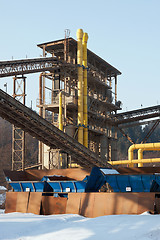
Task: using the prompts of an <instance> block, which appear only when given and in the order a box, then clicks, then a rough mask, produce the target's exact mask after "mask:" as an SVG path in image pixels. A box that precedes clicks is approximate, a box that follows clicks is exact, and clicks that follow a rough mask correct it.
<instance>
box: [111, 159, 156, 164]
mask: <svg viewBox="0 0 160 240" xmlns="http://www.w3.org/2000/svg"><path fill="white" fill-rule="evenodd" d="M140 162H141V163H155V162H160V158H148V159H141V160H139V159H132V160H119V161H108V163H109V164H111V165H120V164H130V163H132V164H136V163H140Z"/></svg>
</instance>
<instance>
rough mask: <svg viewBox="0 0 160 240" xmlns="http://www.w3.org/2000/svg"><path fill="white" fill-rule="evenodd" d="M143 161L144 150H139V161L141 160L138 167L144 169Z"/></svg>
mask: <svg viewBox="0 0 160 240" xmlns="http://www.w3.org/2000/svg"><path fill="white" fill-rule="evenodd" d="M142 159H143V150H142V149H139V150H138V160H140V161H139V163H138V167H143V163H142Z"/></svg>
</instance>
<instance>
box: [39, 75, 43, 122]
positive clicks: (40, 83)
mask: <svg viewBox="0 0 160 240" xmlns="http://www.w3.org/2000/svg"><path fill="white" fill-rule="evenodd" d="M42 76H43V73H41V74H40V75H39V105H40V108H39V115H40V116H41V117H42Z"/></svg>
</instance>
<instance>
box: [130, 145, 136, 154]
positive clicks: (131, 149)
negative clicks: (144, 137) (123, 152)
mask: <svg viewBox="0 0 160 240" xmlns="http://www.w3.org/2000/svg"><path fill="white" fill-rule="evenodd" d="M135 148H136V144H133V145H131V146H130V147H129V149H128V152H133V151H134V149H135Z"/></svg>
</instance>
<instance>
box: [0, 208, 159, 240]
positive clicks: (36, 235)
mask: <svg viewBox="0 0 160 240" xmlns="http://www.w3.org/2000/svg"><path fill="white" fill-rule="evenodd" d="M0 239H3V240H7V239H10V240H11V239H19V240H29V239H34V240H42V239H43V240H54V239H55V240H62V239H63V240H67V239H69V240H72V239H74V240H83V239H90V240H91V239H93V240H94V239H98V240H103V239H109V240H138V239H140V240H147V239H148V240H151V239H153V240H158V239H160V215H150V214H147V213H145V214H142V215H115V216H103V217H97V218H92V219H91V218H84V217H82V216H79V215H75V214H66V215H50V216H40V215H34V214H30V213H28V214H23V213H9V214H4V213H3V211H2V210H1V211H0Z"/></svg>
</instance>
